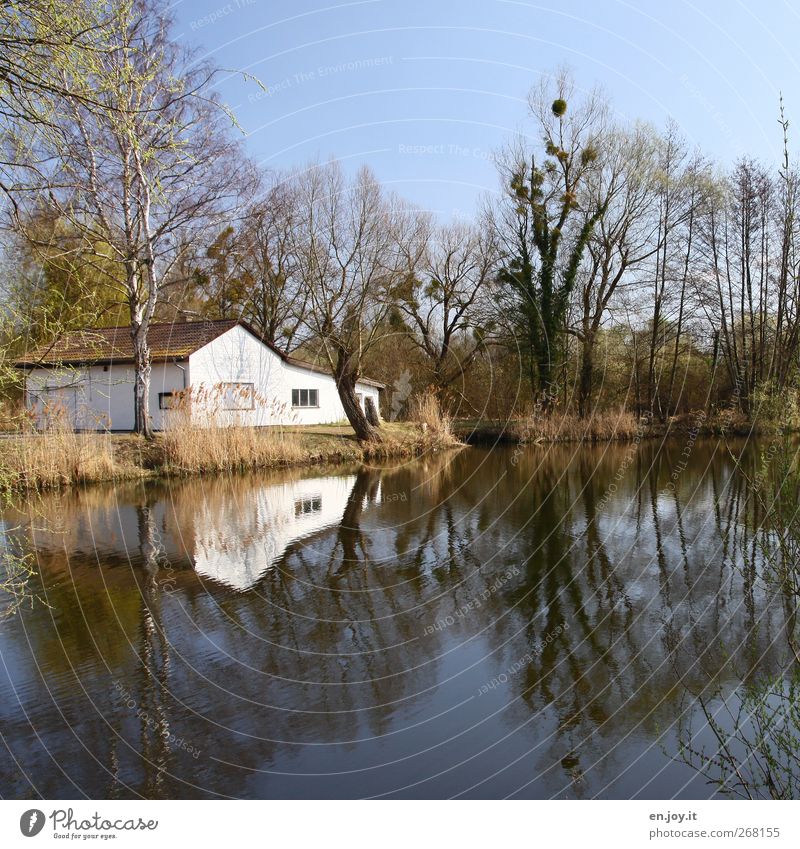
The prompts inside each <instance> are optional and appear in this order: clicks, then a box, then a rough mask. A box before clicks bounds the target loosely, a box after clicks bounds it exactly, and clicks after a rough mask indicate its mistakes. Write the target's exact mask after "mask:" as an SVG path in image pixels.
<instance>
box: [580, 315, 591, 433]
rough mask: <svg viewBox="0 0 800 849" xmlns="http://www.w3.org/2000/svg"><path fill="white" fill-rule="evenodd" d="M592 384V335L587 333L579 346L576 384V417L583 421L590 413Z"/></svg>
mask: <svg viewBox="0 0 800 849" xmlns="http://www.w3.org/2000/svg"><path fill="white" fill-rule="evenodd" d="M593 383H594V334H592V333H591V332H587V333H585V334H584V337H583V344H582V346H581V377H580V383H579V384H578V415H579V416H580V417H581V418H582V419H583V418H586V417H587V416H588V415H589V413H590V412H591V407H592V384H593Z"/></svg>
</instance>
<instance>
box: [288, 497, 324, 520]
mask: <svg viewBox="0 0 800 849" xmlns="http://www.w3.org/2000/svg"><path fill="white" fill-rule="evenodd" d="M321 510H322V496H321V495H315V496H313V497H312V498H296V499H295V502H294V515H295V518H299V517H300V516H308V515H309V514H310V513H319V512H320V511H321Z"/></svg>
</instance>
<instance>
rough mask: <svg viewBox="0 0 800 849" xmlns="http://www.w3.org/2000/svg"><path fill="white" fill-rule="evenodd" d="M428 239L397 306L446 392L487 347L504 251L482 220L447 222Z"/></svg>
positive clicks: (433, 376)
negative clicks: (492, 292) (493, 293)
mask: <svg viewBox="0 0 800 849" xmlns="http://www.w3.org/2000/svg"><path fill="white" fill-rule="evenodd" d="M423 238H424V236H423ZM425 241H426V243H427V244H426V250H425V251H424V253H423V255H422V257H421V259H418V260H417V262H416V265H417V268H416V269H413V266H412V268H410V269H409V274H408V275H407V277H406V283H405V285H404V286H401V287H400V288H399V289H398V290H397V294H398V302H397V310H398V313H399V314H400V316H401V317H402V319H403V322H404V323H405V325H406V327H407V328H408V331H409V334H410V338H411V339H412V341H413V342H414V344H415V345H416V346H417V347H418V348H419V349H420V350H421V351H422V353H423V354H424V355H425V358H426V361H427V363H428V364H429V367H430V374H431V382H432V383H433V385H434V387H435V388H436V391H437V393H438V394H439V395H443V394H444V393H445V392H446V391H447V390H448V389H449V387H451V386H452V384H453V383H454V382H455V381H456V380H457V379H458V378H459V377H461V378H462V379H463V378H464V374H465V372H466V370H467V369H468V368H469V366H470V365H471V363H472V362H473V360H474V359H475V357H476V356H477V354H478V353H479V352H480V350H481V349H482V348H483V346H484V345H485V342H486V334H487V331H488V328H489V327H490V326H491V324H492V318H491V314H490V311H489V309H488V305H487V300H488V297H489V289H490V284H491V283H492V281H493V277H494V275H496V273H497V270H498V260H499V250H498V246H497V241H496V236H495V234H494V232H493V230H492V228H491V227H488V226H481V224H480V223H478V224H465V223H463V222H459V223H455V224H450V225H447V226H443V227H440V228H438V229H436V230H435V231H434V232H433V234H432V235H431V237H430V239H426V240H425ZM414 244H415V245H417V246H418V245H420V244H422V241H421V240H417V241H415V243H414ZM412 259H413V257H412Z"/></svg>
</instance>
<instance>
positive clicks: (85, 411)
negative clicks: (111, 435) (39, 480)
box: [26, 363, 189, 430]
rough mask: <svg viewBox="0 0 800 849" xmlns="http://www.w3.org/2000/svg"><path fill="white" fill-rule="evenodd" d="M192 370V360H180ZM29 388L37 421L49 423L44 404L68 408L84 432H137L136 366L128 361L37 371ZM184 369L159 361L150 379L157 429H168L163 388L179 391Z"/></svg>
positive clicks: (73, 420) (74, 421)
mask: <svg viewBox="0 0 800 849" xmlns="http://www.w3.org/2000/svg"><path fill="white" fill-rule="evenodd" d="M180 365H182V366H183V367H184V369H186V370H187V374H186V378H185V379H186V381H187V383H188V380H189V376H188V363H181V364H180ZM26 387H27V390H28V406H29V407H30V408H31V409H32V410H33V412H34V414H35V415H36V417H37V424H38V425H39V426H40V427H42V426H44V425H45V424H46V422H45V421H44V417H43V411H44V408H45V405H48V406H50V407H51V408H52V407H54V406H56V405H58V406H60V407H63V409H64V411H65V413H66V415H68V416H69V419H70V421H71V422H72V423H73V425H74V426H75V427H77V428H81V429H85V430H105V429H109V430H132V429H133V422H134V411H133V368H132V367H131V366H129V365H111V366H107V367H104V366H87V367H82V368H64V369H46V368H37V369H32V370H31V371H30V372H29V373H28V378H27V383H26ZM183 387H184V373H183V372H182V371H181V368H180V367H179V365H176V364H174V363H154V364H153V370H152V373H151V378H150V415H151V416H152V418H153V427H155V428H156V429H161V428H162V427H163V418H162V411H161V410H159V408H158V394H159V392H180V391H181V390H182V389H183Z"/></svg>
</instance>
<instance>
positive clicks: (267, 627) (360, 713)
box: [0, 438, 787, 799]
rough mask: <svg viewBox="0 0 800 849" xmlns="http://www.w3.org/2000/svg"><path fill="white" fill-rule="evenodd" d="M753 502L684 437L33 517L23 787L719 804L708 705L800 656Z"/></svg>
mask: <svg viewBox="0 0 800 849" xmlns="http://www.w3.org/2000/svg"><path fill="white" fill-rule="evenodd" d="M739 448H742V449H743V451H744V453H743V459H742V463H744V464H745V465H746V466H749V467H753V468H755V466H756V465H757V464H758V462H759V449H758V446H756V445H750V446H744V447H743V446H739ZM736 450H738V449H736ZM747 487H748V478H747V476H746V475H744V474H742V472H741V471H740V467H739V466H738V465H737V463H736V462H735V461H734V459H733V457H732V455H731V452H730V451H729V450H728V447H726V445H725V444H724V443H721V442H718V441H716V440H710V439H707V440H698V441H697V442H696V443H694V444H691V443H687V442H686V441H685V440H683V441H682V440H681V439H678V438H676V439H675V440H673V441H671V442H668V443H666V444H663V445H662V444H661V443H660V442H658V441H655V440H653V441H645V442H642V443H641V444H636V443H622V444H605V445H600V446H580V445H559V446H549V447H537V446H531V447H525V448H519V447H513V446H512V447H495V448H492V449H489V448H478V447H472V448H466V449H464V450H460V451H453V452H444V453H437V454H432V455H430V456H427V457H422V458H418V459H415V460H411V461H407V462H404V463H400V464H394V465H390V466H375V467H369V468H342V469H333V470H331V469H310V470H304V471H283V472H281V473H274V474H263V475H248V476H228V477H219V478H213V479H191V480H182V481H169V482H161V483H148V484H141V483H139V484H131V485H124V486H117V487H108V488H104V487H95V488H91V489H87V490H84V491H76V492H71V493H66V494H61V495H51V496H42V497H40V498H36V499H32V500H31V503H30V508H29V509H28V510H26V511H19V510H14V509H10V508H9V509H7V510H6V511H5V514H4V528H5V534H6V535H7V538H8V540H10V541H13V542H14V544H15V545H18V546H20V547H22V549H23V550H25V551H26V552H27V553H29V554H30V555H31V556H32V558H33V562H34V563H35V571H34V575H33V577H32V579H31V581H30V588H31V591H32V592H33V593H34V595H35V596H36V601H35V602H34V603H33V604H32V606H30V605H26V606H24V607H23V608H22V609H21V610H20V611H19V612H18V614H17V615H16V616H13V617H11V618H8V619H6V620H2V621H0V655H1V658H2V668H0V730H1V731H2V737H3V743H4V744H5V745H4V746H2V747H0V776H2V778H1V779H0V781H2V787H1V788H0V789H1V791H2V796H3V797H5V798H28V797H31V798H33V797H37V796H43V797H49V798H81V797H84V796H88V797H90V798H135V797H139V796H143V797H148V798H174V797H178V798H183V797H189V798H195V797H246V798H320V797H322V798H327V797H334V798H350V797H365V796H369V797H413V798H443V797H456V796H457V797H471V798H498V797H507V796H512V797H520V798H576V797H577V798H591V797H604V798H626V799H627V798H661V799H663V798H671V797H680V798H707V797H710V796H712V795H714V793H715V788H714V787H713V786H710V785H708V784H707V783H706V782H705V780H704V779H703V778H702V777H700V776H698V775H697V774H696V773H695V772H694V771H693V770H692V769H691V768H690V767H688V766H687V765H686V764H684V763H683V762H682V761H681V759H680V757H679V756H678V755H679V749H680V741H681V740H686V735H687V734H688V735H690V736H691V735H694V737H693V739H692V745H694V746H697V747H700V746H712V745H713V742H714V741H713V739H712V737H711V735H710V733H709V730H708V728H707V727H703V726H704V724H703V722H702V715H701V714H700V712H699V709H698V701H697V700H698V696H704V697H705V698H706V700H707V704H708V705H710V706H711V709H712V710H713V709H715V705H716V706H719V705H720V704H721V702H720V697H721V696H725V695H729V694H731V693H734V692H735V691H736V688H737V687H739V686H740V685H741V683H742V682H743V681H748V680H750V679H751V678H752V677H753V676H754V674H755V673H759V674H770V673H771V672H773V671H778V670H780V669H781V668H782V667H783V665H784V664H785V663H786V661H787V648H786V640H785V639H784V638H783V636H782V630H783V627H784V620H783V614H782V607H781V604H780V603H779V602H778V601H777V600H776V599H773V598H771V597H770V595H769V593H768V592H767V590H766V589H765V586H764V583H763V582H762V581H761V580H760V578H759V572H760V566H759V558H758V555H757V553H756V549H755V547H754V540H753V530H752V529H753V524H754V523H753V521H751V518H750V517H749V514H748V508H746V506H745V505H746V503H747V494H748V493H747Z"/></svg>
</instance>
